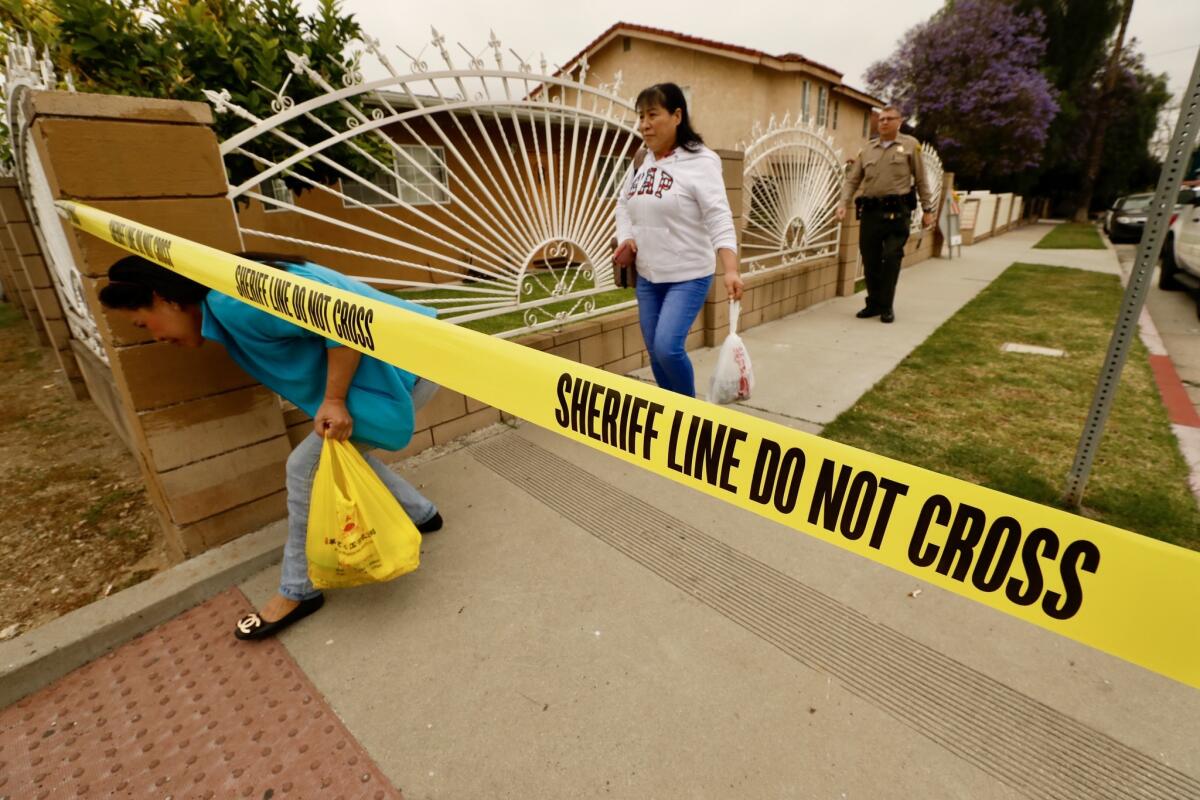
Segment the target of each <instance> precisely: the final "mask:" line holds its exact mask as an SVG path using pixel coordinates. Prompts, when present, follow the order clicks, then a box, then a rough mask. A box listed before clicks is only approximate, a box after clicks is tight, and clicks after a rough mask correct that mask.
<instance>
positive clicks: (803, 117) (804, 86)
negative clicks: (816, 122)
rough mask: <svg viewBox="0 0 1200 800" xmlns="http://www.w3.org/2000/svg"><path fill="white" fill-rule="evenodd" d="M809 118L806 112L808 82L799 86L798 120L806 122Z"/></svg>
mask: <svg viewBox="0 0 1200 800" xmlns="http://www.w3.org/2000/svg"><path fill="white" fill-rule="evenodd" d="M810 116H811V115H810V114H809V112H808V81H804V83H802V84H801V86H800V120H801V121H802V122H808V120H809V118H810Z"/></svg>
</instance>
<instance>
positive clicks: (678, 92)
mask: <svg viewBox="0 0 1200 800" xmlns="http://www.w3.org/2000/svg"><path fill="white" fill-rule="evenodd" d="M653 106H662V107H663V108H665V109H666V110H667V112H668V113H670V114H674V113H675V112H676V111H680V112H682V113H681V114H680V115H679V127H678V128H676V129H675V145H676V147H682V148H683V149H684V150H688V151H690V152H693V153H694V152H696V151H697V150H699V149H700V147H701V146H702V145H703V144H704V139H702V138H701V137H700V134H698V133H696V131H694V130H693V129H692V118H691V117H690V116H689V115H688V107H687V98H685V97H684V96H683V89H680V88H679V86H678V85H677V84H674V83H656V84H654V85H653V86H647V87H646V88H645V89H642V91H640V92H638V96H637V101H636V102H634V104H633V107H634V108H636V109H637V110H638V111H642V110H644V109H647V108H651V107H653Z"/></svg>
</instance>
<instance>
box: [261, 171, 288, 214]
mask: <svg viewBox="0 0 1200 800" xmlns="http://www.w3.org/2000/svg"><path fill="white" fill-rule="evenodd" d="M262 190H263V192H262V193H263V194H264V195H265V196H267V197H269V198H271V199H272V200H277V201H279V202H280V203H283V204H285V205H283V206H277V205H275V204H274V203H263V208H264V209H266V211H267V213H271V212H274V211H287V210H288V209H287V208H286V206H294V205H295V204H296V199H295V198H294V197H293V196H292V190H291V189H289V188H288V186H287V182H285V181H284V180H283V178H272V179H271V180H269V181H267V182H266V183H264V184H263V186H262Z"/></svg>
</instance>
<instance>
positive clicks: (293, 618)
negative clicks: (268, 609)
mask: <svg viewBox="0 0 1200 800" xmlns="http://www.w3.org/2000/svg"><path fill="white" fill-rule="evenodd" d="M323 605H325V595H323V594H319V595H317V596H316V597H310V598H309V599H307V600H301V601H300V605H298V606H296V607H295V608H293V609H292V610H291V611H289V612H288V613H287V614H286V615H284V616H283V617H280V618H279V619H277V620H275V621H274V622H267V621H266V620H264V619H263V618H262V617H261V616H259V614H258V612H257V611H255V612H254V613H253V614H247V615H246V616H244V617H242V618H241V619H239V620H238V623H237V628H235V629H234V631H233V635H234V636H236V637H237V638H239V639H242V640H249V641H253V640H255V639H266V638H268V637H270V636H274V635H275V634H277V633H279V632H280V631H281V630H283V629H284V628H286V627H287V626H288V625H291V624H292V623H293V622H299V621H300V620H302V619H304V618H305V617H307V616H308V615H309V614H311V613H313V612H314V611H316V610H317V609H319V608H320V607H321V606H323Z"/></svg>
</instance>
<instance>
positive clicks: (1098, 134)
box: [1075, 0, 1133, 222]
mask: <svg viewBox="0 0 1200 800" xmlns="http://www.w3.org/2000/svg"><path fill="white" fill-rule="evenodd" d="M1132 13H1133V0H1125V8H1124V9H1123V10H1122V11H1121V27H1120V28H1119V29H1118V30H1117V41H1116V43H1115V44H1113V49H1112V53H1110V54H1109V56H1108V67H1107V68H1106V69H1105V70H1104V86H1103V87H1102V88H1101V90H1100V99H1099V100H1098V101H1097V102H1096V123H1095V126H1094V127H1093V128H1092V146H1091V149H1090V150H1089V151H1088V160H1087V169H1086V170H1085V171H1084V173H1083V185H1082V187H1080V190H1079V206H1078V207H1077V208H1076V209H1075V221H1076V222H1087V221H1088V210H1089V209H1090V208H1091V207H1092V194H1093V192H1094V191H1095V189H1096V176H1097V175H1098V174H1099V173H1100V159H1101V158H1102V157H1103V155H1104V129H1105V128H1106V127H1107V126H1108V106H1109V100H1110V99H1111V95H1112V91H1113V88H1114V87H1115V86H1116V85H1117V74H1118V72H1119V71H1120V64H1121V50H1122V48H1123V47H1124V46H1125V29H1126V28H1128V27H1129V15H1130V14H1132Z"/></svg>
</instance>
